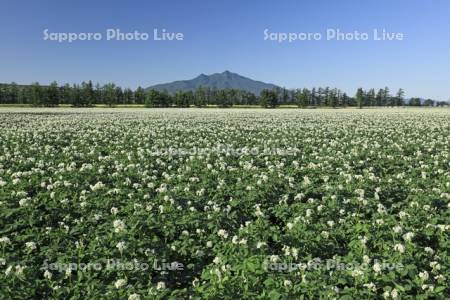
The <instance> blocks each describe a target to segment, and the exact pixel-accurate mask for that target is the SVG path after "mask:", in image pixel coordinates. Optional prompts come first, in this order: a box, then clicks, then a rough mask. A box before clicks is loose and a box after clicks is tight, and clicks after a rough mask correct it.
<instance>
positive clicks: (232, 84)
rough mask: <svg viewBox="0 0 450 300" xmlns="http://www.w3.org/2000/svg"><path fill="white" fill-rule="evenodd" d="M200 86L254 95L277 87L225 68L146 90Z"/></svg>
mask: <svg viewBox="0 0 450 300" xmlns="http://www.w3.org/2000/svg"><path fill="white" fill-rule="evenodd" d="M200 86H201V87H204V88H212V89H218V90H221V89H227V88H230V89H239V90H244V91H247V92H252V93H254V94H256V95H259V94H260V93H261V91H262V90H264V89H269V90H271V89H274V88H277V87H278V86H276V85H275V84H272V83H265V82H262V81H258V80H253V79H250V78H248V77H244V76H242V75H239V74H237V73H233V72H230V71H228V70H227V71H224V72H222V73H214V74H211V75H205V74H203V73H201V74H200V75H198V76H197V77H195V78H193V79H189V80H177V81H173V82H169V83H162V84H156V85H153V86H150V87H147V88H146V90H152V89H153V90H157V91H167V92H168V93H175V92H177V91H184V92H185V91H195V90H196V89H197V88H199V87H200Z"/></svg>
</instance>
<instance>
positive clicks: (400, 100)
mask: <svg viewBox="0 0 450 300" xmlns="http://www.w3.org/2000/svg"><path fill="white" fill-rule="evenodd" d="M395 105H396V106H403V105H405V91H404V90H403V89H399V90H398V92H397V94H396V95H395Z"/></svg>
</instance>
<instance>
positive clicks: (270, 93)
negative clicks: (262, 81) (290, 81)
mask: <svg viewBox="0 0 450 300" xmlns="http://www.w3.org/2000/svg"><path fill="white" fill-rule="evenodd" d="M259 98H260V105H261V106H262V107H265V108H275V107H276V106H277V105H278V95H277V93H276V91H274V90H267V89H265V90H263V91H261V94H260V96H259Z"/></svg>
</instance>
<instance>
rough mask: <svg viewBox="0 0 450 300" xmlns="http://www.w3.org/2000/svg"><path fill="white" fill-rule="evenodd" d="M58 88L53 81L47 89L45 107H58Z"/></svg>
mask: <svg viewBox="0 0 450 300" xmlns="http://www.w3.org/2000/svg"><path fill="white" fill-rule="evenodd" d="M59 97H60V95H59V87H58V83H57V82H56V81H53V82H52V83H51V84H50V86H49V87H48V88H47V97H46V98H47V99H46V100H47V101H46V103H44V105H45V106H58V105H59Z"/></svg>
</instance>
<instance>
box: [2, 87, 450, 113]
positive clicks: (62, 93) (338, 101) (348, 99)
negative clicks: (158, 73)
mask: <svg viewBox="0 0 450 300" xmlns="http://www.w3.org/2000/svg"><path fill="white" fill-rule="evenodd" d="M404 94H405V93H404V91H403V89H399V90H398V91H397V92H396V93H395V94H394V95H391V93H390V90H389V88H387V87H386V88H383V89H379V90H378V91H375V89H369V90H366V91H365V90H363V89H362V88H358V89H357V91H356V93H355V95H354V96H349V95H347V94H346V93H345V92H342V91H341V90H339V89H336V88H334V89H332V88H329V87H326V88H313V89H306V88H304V89H293V90H288V89H285V88H275V89H273V90H263V91H262V92H261V93H260V94H259V95H255V94H253V93H251V92H248V91H244V90H237V89H222V90H217V89H211V88H204V87H199V88H198V89H196V90H195V91H184V92H183V91H178V92H176V93H174V94H170V93H168V92H166V91H157V90H145V89H143V88H141V87H138V88H137V89H135V90H131V89H129V88H126V89H122V88H121V87H119V86H116V85H115V84H114V83H108V84H105V85H99V84H95V85H94V84H93V83H92V81H87V82H82V83H81V84H74V85H69V84H65V85H63V86H59V85H58V83H57V82H52V83H51V84H50V85H47V86H44V85H40V84H39V83H37V82H35V83H33V84H31V85H17V84H16V83H11V84H0V104H28V105H33V106H46V107H52V106H58V105H60V104H65V105H71V106H74V107H90V106H94V105H96V104H104V105H108V106H111V107H112V106H115V105H119V104H122V105H128V104H140V105H145V106H146V107H190V106H196V107H205V106H208V105H214V106H218V107H231V106H233V105H260V106H262V107H267V108H273V107H277V106H279V105H296V106H298V107H305V108H306V107H351V106H353V107H368V106H369V107H370V106H380V107H381V106H391V107H395V106H405V105H409V106H444V105H448V103H447V102H444V101H435V100H432V99H426V100H423V99H420V98H411V99H409V100H406V99H405V97H404Z"/></svg>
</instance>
